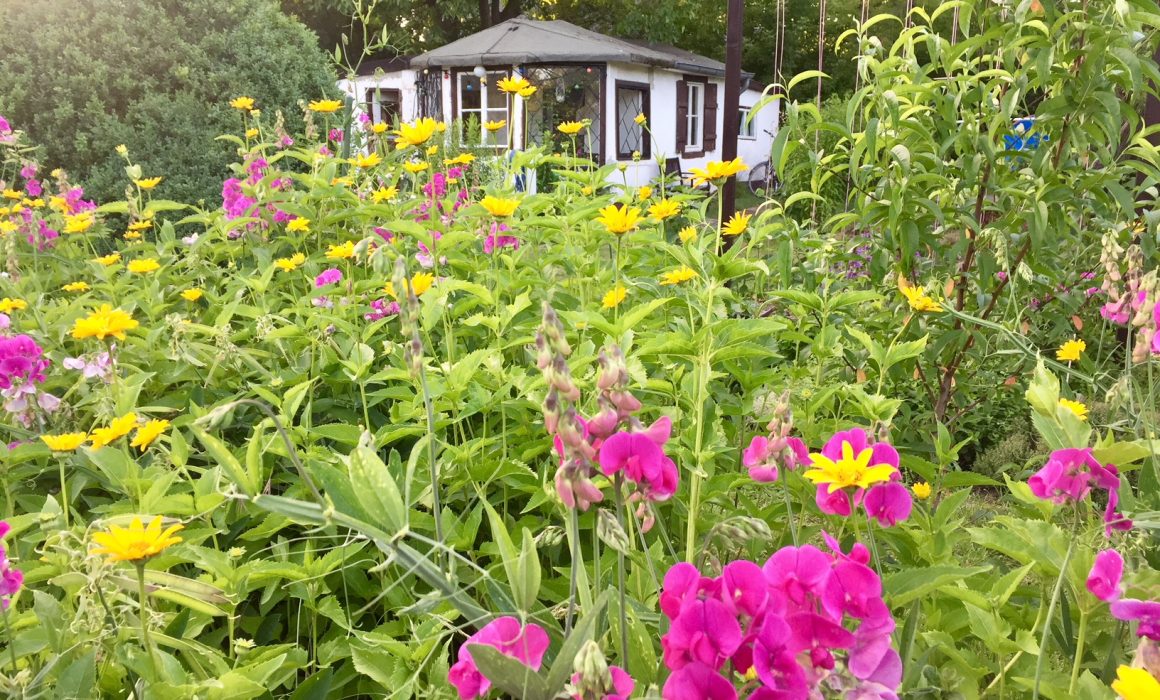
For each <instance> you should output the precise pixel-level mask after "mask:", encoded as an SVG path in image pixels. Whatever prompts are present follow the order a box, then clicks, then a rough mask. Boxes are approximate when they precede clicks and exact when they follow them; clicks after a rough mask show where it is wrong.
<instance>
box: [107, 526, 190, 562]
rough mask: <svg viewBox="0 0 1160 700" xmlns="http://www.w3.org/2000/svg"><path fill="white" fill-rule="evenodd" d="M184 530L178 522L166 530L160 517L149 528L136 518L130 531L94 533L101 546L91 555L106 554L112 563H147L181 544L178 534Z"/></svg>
mask: <svg viewBox="0 0 1160 700" xmlns="http://www.w3.org/2000/svg"><path fill="white" fill-rule="evenodd" d="M183 527H185V526H184V525H182V524H181V523H177V524H175V525H170V526H169V527H168V528H166V529H165V530H164V531H162V530H161V516H160V515H159V516H157V517H156V518H153V520H152V521H150V523H149V526H148V527H146V526H145V525H144V524H142V522H141V518H133V522H132V523H131V524H130V525H129V527H128V528H121V527H117V526H116V525H113V526H111V527H110V528H109V531H108V532H96V533H93V542H95V543H96V544H98V545H100V546H99V547H97V548H95V549H93V550H92V551H91V553H92V554H104V555H106V556H108V557H109V559H110V560H111V561H131V562H138V561H144V560H145V559H149V558H150V557H153V556H156V555H158V554H160V553H161V552H164V551H165V550H166V549H168V548H169V547H172V546H173V545H175V544H177V543H178V542H181V538H180V537H177V536H176V535H175V533H177V532H178V531H179V530H181V529H182V528H183Z"/></svg>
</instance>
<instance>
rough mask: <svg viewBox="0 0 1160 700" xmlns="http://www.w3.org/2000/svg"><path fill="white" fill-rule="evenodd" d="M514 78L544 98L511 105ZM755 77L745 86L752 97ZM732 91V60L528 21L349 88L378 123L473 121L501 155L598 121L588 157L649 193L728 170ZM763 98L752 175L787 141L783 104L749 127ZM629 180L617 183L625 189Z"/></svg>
mask: <svg viewBox="0 0 1160 700" xmlns="http://www.w3.org/2000/svg"><path fill="white" fill-rule="evenodd" d="M511 73H519V74H521V75H523V76H524V77H525V78H527V79H528V80H529V81H530V82H531V83H532V85H534V86H536V88H537V89H536V92H535V94H533V95H531V96H530V97H528V98H518V97H517V98H515V99H512V100H510V101H509V99H508V97H507V95H505V94H504V93H502V92H500V90H499V89H498V88H496V87H495V85H496V83H497V81H498V80H499V79H500V78H503V77H504V76H506V75H509V74H511ZM751 78H752V76H751V75H743V76H742V80H743V87H744V86H745V84H747V83H748V82H749V80H750V79H751ZM724 82H725V64H723V63H721V62H720V61H715V60H713V59H710V58H706V57H704V56H699V55H697V54H694V53H690V52H688V51H683V50H681V49H677V48H674V47H671V46H661V45H657V44H650V43H644V42H634V41H629V40H625V39H617V38H615V37H610V36H606V35H604V34H598V33H596V32H592V31H589V30H587V29H582V28H580V27H577V26H576V25H574V24H571V23H569V22H564V21H559V20H556V21H539V20H531V19H527V18H525V17H517V18H515V19H511V20H508V21H506V22H503V23H501V24H497V25H495V26H493V27H489V28H488V29H485V30H483V31H481V32H477V33H476V34H472V35H470V36H467V37H464V38H462V39H460V40H458V41H454V42H452V43H450V44H447V45H446V46H443V47H440V48H438V49H435V50H434V51H429V52H427V53H425V54H422V55H420V56H416V57H414V58H412V59H410V61H409V62H408V61H406V59H402V58H398V59H391V60H389V61H381V62H372V63H370V64H368V65H366V66H364V67H363V68H361V69H360V71H359V75H358V76H357V77H356V78H354V80H352V81H342V83H341V86H342V88H343V89H344V90H345V91H346V92H347V93H348V94H350V95H351V96H352V98H353V99H354V101H355V103H356V104H359V105H362V109H364V110H365V111H367V112H368V113H369V114H370V116H371V118H372V119H373V120H375V121H379V120H387V121H391V120H393V119H395V118H396V117H397V118H398V119H401V120H403V121H410V120H413V119H415V118H417V117H423V116H431V117H436V118H439V119H449V120H461V121H462V122H463V123H464V124H475V125H477V127H476V128H479V129H480V133H479V141H480V142H481V143H483V144H485V145H492V146H494V147H495V148H496V149H497V151H498V150H502V149H504V148H506V146H507V145H508V142H509V134H508V129H513V131H512V133H511V142H512V144H513V146H514V147H515V148H517V149H519V148H523V147H524V146H525V145H528V144H537V145H540V144H544V143H545V142H554V143H557V144H559V143H561V142H562V141H563V139H562V137H561V136H560V134H559V133H557V132H556V126H557V125H558V124H560V123H562V122H565V121H580V120H584V119H588V120H590V122H591V125H590V127H589V128H588V130H587V131H586V132H584V136H583V137H582V139H581V141H580V142H579V143H578V149H579V150H580V151H581V153H582V154H586V155H588V156H589V157H591V158H593V159H594V160H595V161H597V162H598V163H614V162H622V163H624V164H625V165H626V173H625V176H624V177H626V178H627V181H628V184H630V185H642V184H646V183H648V182H650V181H653V180H655V179H656V178H657V177H658V176H659V174H660V171H661V167H664V168H665V169H666V170H668V171H670V172H673V171H682V172H688V171H690V170H691V169H692V168H694V167H698V166H703V165H704V164H705V163H707V162H708V161H710V160H721V146H722V143H723V138H722V135H723V131H724V120H725V115H724V113H723V110H722V109H721V106H722V104H723V101H724V91H725V87H724ZM760 97H761V92H760V91H759V90H754V89H744V90H742V92H741V97H740V112H741V114H740V119H739V123H740V125H741V127H740V130H739V134H738V146H737V152H738V155H739V156H740V157H741V158H742V159H743V160H744V161H745V162H746V163H747V164H749V165H751V166H752V165H756V164H757V163H759V162H761V161H764V160H766V159H767V158H768V157H769V151H770V147H771V145H772V143H773V138H774V136H775V134H776V133H777V124H778V109H779V104H778V103H777V102H771V103H769V104H768V105H766V106H765V107H763V108H762V109H760V110H759V111H758V112H757V113H756V114H754V115H753V116H752V118H749V117H750V114H749V113H750V108H752V107H753V106H754V105H755V104H756V102H757V101H758V99H760ZM509 102H510V104H509ZM638 114H644V115H645V118H646V124H647V130H646V129H645V128H644V127H642V126H641V125H639V124H637V123H636V121H635V118H636V116H637V115H638ZM489 121H490V122H499V121H503V122H505V123H506V125H507V126H506V127H505V128H503V129H500V130H497V131H488V130H487V129H485V128H483V123H484V122H489ZM635 152H639V154H640V159H639V160H638V161H634V160H633V154H634V153H635ZM658 157H660V158H661V160H662V162H663V163H664V165H663V166H661V165H658V162H657V159H658ZM747 172H748V171H747ZM621 177H622V176H621V175H620V174H619V173H617V174H616V175H615V180H616V181H617V182H620V181H621ZM740 179H742V180H745V179H746V174H745V173H742V174H741V176H740Z"/></svg>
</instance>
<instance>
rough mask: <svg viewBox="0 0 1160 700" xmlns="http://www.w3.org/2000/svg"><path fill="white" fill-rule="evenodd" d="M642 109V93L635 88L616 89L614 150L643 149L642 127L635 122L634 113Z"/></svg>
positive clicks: (636, 113) (627, 151)
mask: <svg viewBox="0 0 1160 700" xmlns="http://www.w3.org/2000/svg"><path fill="white" fill-rule="evenodd" d="M643 109H644V93H643V92H642V91H641V90H637V89H635V88H620V89H618V90H617V91H616V150H617V152H618V153H632V152H633V151H640V150H643V149H642V148H641V145H642V144H643V143H644V139H643V135H644V134H643V129H642V128H641V127H640V125H639V124H637V123H636V121H635V120H636V115H638V114H640V113H641V112H642V111H643Z"/></svg>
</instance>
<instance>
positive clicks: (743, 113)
mask: <svg viewBox="0 0 1160 700" xmlns="http://www.w3.org/2000/svg"><path fill="white" fill-rule="evenodd" d="M752 111H753V108H752V107H746V106H744V105H742V106H741V107H738V108H737V138H739V139H755V138H757V123H756V122H754V121H753V120H752V119H749V115H750V113H751V112H752ZM746 120H748V122H747V121H746Z"/></svg>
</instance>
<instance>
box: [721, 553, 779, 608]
mask: <svg viewBox="0 0 1160 700" xmlns="http://www.w3.org/2000/svg"><path fill="white" fill-rule="evenodd" d="M721 596H722V598H723V599H724V600H725V604H726V605H727V606H729V608H730V609H731V610H732V611H733V614H734V616H736V615H745V616H747V617H757V616H758V615H759V614H760V613H761V611H762V610H764V609H765V603H766V600H767V599H768V598H769V583H767V582H766V580H765V574H764V573H763V572H762V570H761V567H760V566H758V565H757V564H754V563H753V562H751V561H745V560H740V561H734V562H730V563H728V564H726V565H725V568H724V569H723V570H722V571H721Z"/></svg>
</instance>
